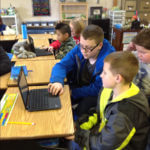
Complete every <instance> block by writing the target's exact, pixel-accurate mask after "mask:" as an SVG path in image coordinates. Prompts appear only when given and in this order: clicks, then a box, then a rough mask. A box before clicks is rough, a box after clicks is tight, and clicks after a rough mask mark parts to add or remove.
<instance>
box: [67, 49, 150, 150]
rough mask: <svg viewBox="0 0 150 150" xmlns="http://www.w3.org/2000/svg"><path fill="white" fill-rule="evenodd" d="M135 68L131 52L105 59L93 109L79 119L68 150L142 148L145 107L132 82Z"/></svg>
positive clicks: (147, 124) (147, 109)
mask: <svg viewBox="0 0 150 150" xmlns="http://www.w3.org/2000/svg"><path fill="white" fill-rule="evenodd" d="M138 68H139V67H138V60H137V59H136V57H135V56H134V55H133V54H132V53H131V52H115V53H111V54H110V55H108V56H107V57H106V58H105V60H104V67H103V72H102V74H101V78H102V82H103V89H102V90H101V92H100V95H99V98H98V105H97V110H96V112H95V113H93V115H92V116H90V117H87V120H86V121H85V118H84V119H83V118H82V119H80V120H79V122H78V125H79V126H77V130H76V133H75V142H74V141H72V142H70V143H71V144H70V149H72V150H80V149H86V150H88V149H89V150H122V149H130V150H144V149H145V147H146V144H147V135H148V131H149V127H150V126H149V122H148V116H149V107H148V101H147V99H146V97H145V96H144V94H143V93H142V92H141V91H140V90H139V88H138V87H137V86H136V85H135V84H134V83H132V80H133V78H134V76H135V75H136V74H137V72H138Z"/></svg>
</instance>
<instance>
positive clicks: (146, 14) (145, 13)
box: [122, 0, 150, 22]
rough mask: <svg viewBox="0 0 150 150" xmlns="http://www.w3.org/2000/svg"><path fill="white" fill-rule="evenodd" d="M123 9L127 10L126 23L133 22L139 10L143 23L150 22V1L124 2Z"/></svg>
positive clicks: (130, 0)
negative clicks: (133, 17) (132, 19)
mask: <svg viewBox="0 0 150 150" xmlns="http://www.w3.org/2000/svg"><path fill="white" fill-rule="evenodd" d="M122 9H124V10H126V21H131V18H132V16H134V15H135V11H136V10H137V12H138V17H139V18H140V21H141V22H144V21H146V22H150V0H122Z"/></svg>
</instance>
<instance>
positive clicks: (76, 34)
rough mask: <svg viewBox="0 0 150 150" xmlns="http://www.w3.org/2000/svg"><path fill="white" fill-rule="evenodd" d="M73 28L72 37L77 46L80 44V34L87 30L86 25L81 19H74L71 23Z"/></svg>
mask: <svg viewBox="0 0 150 150" xmlns="http://www.w3.org/2000/svg"><path fill="white" fill-rule="evenodd" d="M69 26H70V28H71V35H72V37H73V39H74V40H75V41H76V44H79V43H80V34H81V32H82V31H83V29H84V28H85V23H84V21H83V20H82V19H81V18H75V19H72V20H71V21H70V23H69Z"/></svg>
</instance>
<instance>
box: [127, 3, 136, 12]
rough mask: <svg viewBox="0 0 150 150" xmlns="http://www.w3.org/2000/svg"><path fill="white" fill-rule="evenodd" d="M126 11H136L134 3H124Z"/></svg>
mask: <svg viewBox="0 0 150 150" xmlns="http://www.w3.org/2000/svg"><path fill="white" fill-rule="evenodd" d="M125 10H126V11H135V10H136V1H126V2H125Z"/></svg>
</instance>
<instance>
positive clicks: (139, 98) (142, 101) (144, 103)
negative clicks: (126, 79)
mask: <svg viewBox="0 0 150 150" xmlns="http://www.w3.org/2000/svg"><path fill="white" fill-rule="evenodd" d="M131 99H132V100H131V101H130V102H131V103H132V104H134V105H136V106H137V107H138V108H139V109H141V110H142V111H143V112H145V113H146V114H147V116H150V108H149V104H148V100H147V98H146V97H145V95H144V94H143V93H142V92H141V91H140V92H139V93H138V94H137V95H135V96H133V97H131Z"/></svg>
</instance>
